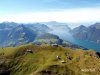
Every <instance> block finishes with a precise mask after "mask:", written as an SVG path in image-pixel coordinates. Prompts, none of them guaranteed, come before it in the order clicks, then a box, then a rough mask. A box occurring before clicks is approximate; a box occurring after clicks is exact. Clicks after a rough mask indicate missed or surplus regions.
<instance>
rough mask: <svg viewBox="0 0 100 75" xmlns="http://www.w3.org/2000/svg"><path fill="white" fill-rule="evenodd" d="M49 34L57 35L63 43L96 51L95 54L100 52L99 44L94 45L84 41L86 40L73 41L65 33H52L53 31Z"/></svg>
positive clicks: (73, 39)
mask: <svg viewBox="0 0 100 75" xmlns="http://www.w3.org/2000/svg"><path fill="white" fill-rule="evenodd" d="M50 33H53V34H56V35H58V36H59V37H60V38H61V39H63V40H65V41H69V42H71V43H73V44H76V45H79V46H83V47H85V48H88V49H93V50H96V51H97V52H100V44H96V43H94V42H90V41H86V40H80V39H75V38H73V37H72V36H71V35H70V34H68V33H65V32H57V31H56V32H54V31H53V32H50Z"/></svg>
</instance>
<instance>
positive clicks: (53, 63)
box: [0, 44, 100, 75]
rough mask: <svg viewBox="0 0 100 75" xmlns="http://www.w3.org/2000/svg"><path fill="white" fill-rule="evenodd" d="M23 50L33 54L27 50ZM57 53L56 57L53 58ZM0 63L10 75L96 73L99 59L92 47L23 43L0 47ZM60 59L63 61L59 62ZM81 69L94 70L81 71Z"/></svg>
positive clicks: (89, 74)
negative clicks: (89, 48) (90, 48)
mask: <svg viewBox="0 0 100 75" xmlns="http://www.w3.org/2000/svg"><path fill="white" fill-rule="evenodd" d="M27 49H29V50H32V52H33V53H30V52H27ZM57 56H59V57H60V59H57ZM1 59H3V62H2V63H0V64H3V65H6V66H7V70H8V71H10V75H99V74H100V68H99V67H100V58H99V56H98V55H97V54H96V52H95V51H93V50H87V51H84V50H81V49H75V48H64V47H62V46H58V47H54V46H52V45H49V44H44V45H39V46H38V45H32V44H28V45H23V46H18V47H9V48H3V49H2V48H1V49H0V60H1ZM61 61H64V63H62V62H61ZM81 69H95V71H94V72H91V71H88V72H82V71H81Z"/></svg>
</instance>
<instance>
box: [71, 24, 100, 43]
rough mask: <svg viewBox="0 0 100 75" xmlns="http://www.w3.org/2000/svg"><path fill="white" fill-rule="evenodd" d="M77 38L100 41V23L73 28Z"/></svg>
mask: <svg viewBox="0 0 100 75" xmlns="http://www.w3.org/2000/svg"><path fill="white" fill-rule="evenodd" d="M72 34H73V36H74V37H75V38H79V39H84V40H88V41H91V42H95V43H100V23H96V24H94V25H91V26H89V27H85V26H79V27H77V28H75V29H73V30H72Z"/></svg>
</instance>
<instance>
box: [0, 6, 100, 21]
mask: <svg viewBox="0 0 100 75" xmlns="http://www.w3.org/2000/svg"><path fill="white" fill-rule="evenodd" d="M53 20H54V21H59V22H74V23H77V22H96V21H100V8H80V9H64V10H60V11H49V12H37V13H36V12H29V13H23V14H14V15H5V16H0V22H2V21H14V22H46V21H53Z"/></svg>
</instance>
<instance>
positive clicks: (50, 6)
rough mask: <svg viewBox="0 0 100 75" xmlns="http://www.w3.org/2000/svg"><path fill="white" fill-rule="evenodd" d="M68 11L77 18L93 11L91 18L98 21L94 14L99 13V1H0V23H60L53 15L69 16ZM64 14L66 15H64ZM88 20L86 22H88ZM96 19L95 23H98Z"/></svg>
mask: <svg viewBox="0 0 100 75" xmlns="http://www.w3.org/2000/svg"><path fill="white" fill-rule="evenodd" d="M69 11H70V12H71V14H70V15H77V16H78V14H80V13H82V12H85V16H87V15H88V14H89V13H91V12H92V11H93V13H94V14H93V18H95V17H96V18H97V19H98V18H99V17H98V16H95V14H97V15H99V13H96V12H99V11H100V0H0V21H7V20H8V21H16V22H32V21H33V22H34V21H37V19H38V18H39V21H49V20H56V21H60V19H59V20H57V18H58V17H57V18H56V17H54V16H55V14H56V13H57V14H58V15H61V14H62V15H61V16H59V18H60V17H62V16H64V15H69V13H70V12H69ZM94 11H95V12H94ZM66 12H68V13H67V14H65V13H66ZM72 12H73V13H72ZM74 12H75V14H74ZM79 12H80V13H79ZM86 12H87V13H86ZM45 14H46V15H45ZM51 14H53V15H51ZM63 14H64V15H63ZM83 14H84V13H83ZM35 15H37V16H35ZM41 15H42V16H43V18H45V19H44V20H41V19H40V17H39V16H41ZM58 15H56V16H58ZM91 15H92V14H91ZM91 15H90V16H91ZM25 16H26V17H28V19H30V20H24V18H25ZM79 16H80V15H79ZM47 17H50V19H48V20H46V19H47ZM66 17H67V16H66ZM72 18H75V16H72ZM72 18H71V19H72ZM76 18H77V17H76ZM90 18H91V17H90ZM90 18H89V19H90ZM18 19H20V20H18ZM25 19H27V18H25ZM32 19H33V20H32ZM61 19H64V20H61V21H62V22H65V17H62V18H61ZM67 19H70V16H68V17H67ZM89 19H88V20H86V21H89ZM97 19H96V20H95V21H98V20H97ZM83 20H84V19H83ZM83 20H82V21H83ZM90 21H92V20H90ZM66 22H67V21H66ZM68 22H71V21H68ZM72 22H76V21H74V19H73V21H72Z"/></svg>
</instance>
